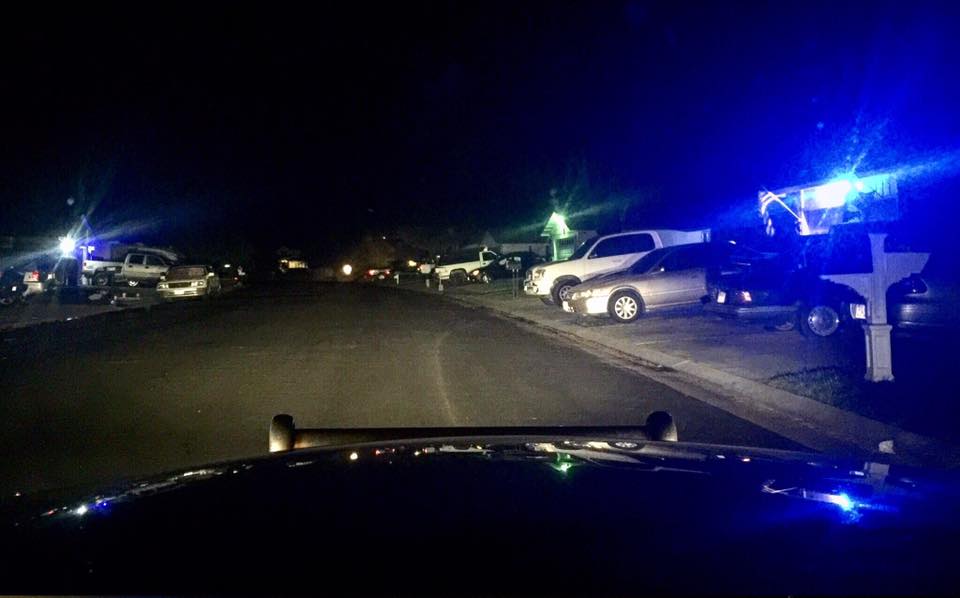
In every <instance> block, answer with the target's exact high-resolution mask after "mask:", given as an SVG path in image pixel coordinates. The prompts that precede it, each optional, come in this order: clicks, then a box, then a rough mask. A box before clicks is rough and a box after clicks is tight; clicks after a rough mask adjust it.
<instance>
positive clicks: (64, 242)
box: [60, 237, 77, 255]
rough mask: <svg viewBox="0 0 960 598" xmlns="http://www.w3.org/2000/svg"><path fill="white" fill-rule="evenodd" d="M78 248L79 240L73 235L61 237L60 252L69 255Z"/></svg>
mask: <svg viewBox="0 0 960 598" xmlns="http://www.w3.org/2000/svg"><path fill="white" fill-rule="evenodd" d="M76 248H77V242H76V241H75V240H73V238H71V237H60V253H62V254H63V255H69V254H71V253H73V250H74V249H76Z"/></svg>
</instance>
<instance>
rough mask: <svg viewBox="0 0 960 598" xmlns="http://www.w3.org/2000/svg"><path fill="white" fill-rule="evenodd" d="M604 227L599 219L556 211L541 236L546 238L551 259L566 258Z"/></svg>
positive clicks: (551, 215)
mask: <svg viewBox="0 0 960 598" xmlns="http://www.w3.org/2000/svg"><path fill="white" fill-rule="evenodd" d="M602 228H603V226H602V222H601V221H600V220H598V219H594V218H590V217H577V216H573V217H565V216H564V215H563V214H560V213H558V212H554V213H552V214H550V218H549V219H548V220H547V223H546V224H545V225H544V227H543V230H542V231H541V232H540V236H541V237H543V238H545V239H546V244H547V250H548V254H547V255H548V257H549V258H550V259H551V260H565V259H567V258H568V257H570V255H571V254H573V252H574V251H576V249H577V247H579V246H580V244H581V243H583V242H584V241H586V240H587V239H589V238H590V237H593V236H595V235H596V234H597V231H598V230H600V229H602Z"/></svg>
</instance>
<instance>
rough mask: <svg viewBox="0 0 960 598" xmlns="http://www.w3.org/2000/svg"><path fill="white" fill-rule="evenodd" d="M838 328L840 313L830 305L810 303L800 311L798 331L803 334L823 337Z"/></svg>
mask: <svg viewBox="0 0 960 598" xmlns="http://www.w3.org/2000/svg"><path fill="white" fill-rule="evenodd" d="M838 328H840V314H839V313H837V310H836V309H834V308H833V307H832V306H830V305H824V304H818V305H812V306H809V307H806V308H804V309H803V310H802V311H801V312H800V331H801V332H803V334H804V335H805V336H819V337H821V338H825V337H828V336H830V335H832V334H833V333H834V332H836V331H837V329H838Z"/></svg>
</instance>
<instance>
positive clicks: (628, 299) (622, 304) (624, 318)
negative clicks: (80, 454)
mask: <svg viewBox="0 0 960 598" xmlns="http://www.w3.org/2000/svg"><path fill="white" fill-rule="evenodd" d="M643 310H644V306H643V299H641V298H640V295H638V294H637V293H634V292H633V291H617V292H616V293H614V294H613V295H612V296H611V297H610V301H609V302H608V303H607V312H609V314H610V317H611V318H613V319H614V320H615V321H617V322H622V323H624V324H627V323H629V322H633V321H635V320H636V319H637V318H639V317H640V316H641V315H642V314H643Z"/></svg>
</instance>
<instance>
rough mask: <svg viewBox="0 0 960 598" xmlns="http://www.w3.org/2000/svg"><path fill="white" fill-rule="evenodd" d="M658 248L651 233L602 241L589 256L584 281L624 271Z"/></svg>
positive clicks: (609, 238) (628, 235) (618, 236)
mask: <svg viewBox="0 0 960 598" xmlns="http://www.w3.org/2000/svg"><path fill="white" fill-rule="evenodd" d="M655 247H656V244H655V243H654V241H653V236H652V235H650V234H649V233H631V234H626V235H617V236H615V237H608V238H606V239H603V240H601V241H600V242H599V243H597V244H596V246H595V247H594V248H593V249H592V250H591V251H590V254H589V255H588V256H587V264H586V271H585V272H584V279H586V278H593V277H594V276H598V275H600V274H606V273H608V272H616V271H618V270H623V269H625V268H627V267H628V266H630V264H632V263H634V262H635V261H636V260H637V259H639V258H641V257H643V256H644V255H646V254H647V253H649V252H650V251H653V249H654V248H655Z"/></svg>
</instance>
